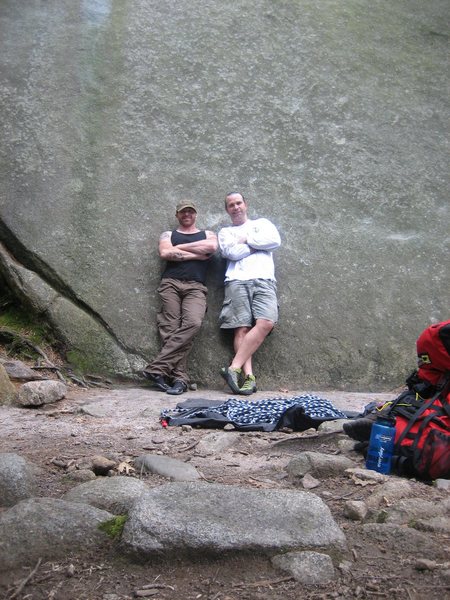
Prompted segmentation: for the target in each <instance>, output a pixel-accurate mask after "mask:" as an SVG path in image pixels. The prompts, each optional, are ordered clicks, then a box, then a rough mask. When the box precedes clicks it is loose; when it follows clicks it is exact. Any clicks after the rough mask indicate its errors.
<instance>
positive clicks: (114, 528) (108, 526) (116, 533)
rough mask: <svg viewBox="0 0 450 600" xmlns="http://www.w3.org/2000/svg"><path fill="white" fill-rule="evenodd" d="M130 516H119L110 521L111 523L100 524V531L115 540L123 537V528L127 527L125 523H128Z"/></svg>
mask: <svg viewBox="0 0 450 600" xmlns="http://www.w3.org/2000/svg"><path fill="white" fill-rule="evenodd" d="M127 519H128V515H118V516H117V517H114V518H113V519H109V521H104V522H103V523H100V525H99V526H98V528H99V529H100V531H104V532H105V533H106V535H109V537H111V538H113V539H117V538H119V537H120V536H121V535H122V531H123V528H124V527H125V523H126V522H127Z"/></svg>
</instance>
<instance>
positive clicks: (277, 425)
mask: <svg viewBox="0 0 450 600" xmlns="http://www.w3.org/2000/svg"><path fill="white" fill-rule="evenodd" d="M345 418H347V415H346V414H345V413H343V412H342V411H340V410H338V409H337V408H335V407H334V406H333V405H332V403H331V402H330V401H329V400H326V399H324V398H320V397H319V396H313V395H310V394H305V395H302V396H294V397H292V398H267V399H264V400H253V401H251V400H239V399H236V398H230V399H228V400H226V401H225V402H220V401H217V400H216V401H211V400H204V399H201V398H199V399H190V400H187V401H186V402H182V403H180V404H178V405H177V406H176V408H175V409H169V408H167V409H164V410H163V411H162V412H161V422H162V423H163V425H166V424H167V425H194V426H200V427H208V428H220V427H224V426H225V425H226V424H227V423H231V424H232V425H234V427H235V428H236V429H240V430H248V431H250V430H253V431H256V430H257V431H274V430H275V429H281V428H283V427H289V428H290V429H293V430H294V431H304V430H305V429H309V428H310V427H315V428H317V427H318V426H319V425H320V424H321V423H323V422H324V421H332V420H336V419H345Z"/></svg>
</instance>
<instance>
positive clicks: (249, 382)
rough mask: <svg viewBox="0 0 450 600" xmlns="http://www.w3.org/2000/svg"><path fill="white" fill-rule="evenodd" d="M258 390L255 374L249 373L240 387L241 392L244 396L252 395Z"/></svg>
mask: <svg viewBox="0 0 450 600" xmlns="http://www.w3.org/2000/svg"><path fill="white" fill-rule="evenodd" d="M254 392H256V377H255V376H254V375H247V377H246V378H245V381H244V383H243V384H242V386H241V387H240V393H241V394H242V395H243V396H250V394H253V393H254Z"/></svg>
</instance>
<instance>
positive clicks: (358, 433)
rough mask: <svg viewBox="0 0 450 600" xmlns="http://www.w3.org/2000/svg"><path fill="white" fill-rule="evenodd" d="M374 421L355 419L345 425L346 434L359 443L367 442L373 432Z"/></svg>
mask: <svg viewBox="0 0 450 600" xmlns="http://www.w3.org/2000/svg"><path fill="white" fill-rule="evenodd" d="M373 423H374V421H373V419H367V418H361V419H353V420H350V421H348V423H344V425H343V429H344V432H345V433H346V434H347V435H348V436H349V437H351V438H352V439H353V440H356V441H357V442H367V441H369V439H370V433H371V431H372V426H373Z"/></svg>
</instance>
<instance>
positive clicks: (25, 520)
mask: <svg viewBox="0 0 450 600" xmlns="http://www.w3.org/2000/svg"><path fill="white" fill-rule="evenodd" d="M112 517H113V515H112V514H111V513H109V512H107V511H105V510H100V509H98V508H94V507H93V506H89V505H87V504H79V503H78V502H66V501H64V500H57V499H55V498H30V499H29V500H23V501H22V502H19V503H18V504H16V505H15V506H13V507H12V508H10V509H9V510H7V511H6V512H3V513H0V570H9V569H14V568H17V567H22V566H30V565H33V566H34V565H35V564H36V561H37V560H38V559H40V558H41V559H42V560H49V559H58V558H65V557H66V556H67V553H69V552H71V553H72V552H77V551H79V550H85V549H87V548H95V547H97V546H99V545H100V544H101V543H103V542H105V541H106V540H107V539H108V537H107V535H106V534H105V533H103V532H102V531H101V530H100V529H99V525H100V524H101V523H103V522H106V521H108V520H109V519H111V518H112Z"/></svg>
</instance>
